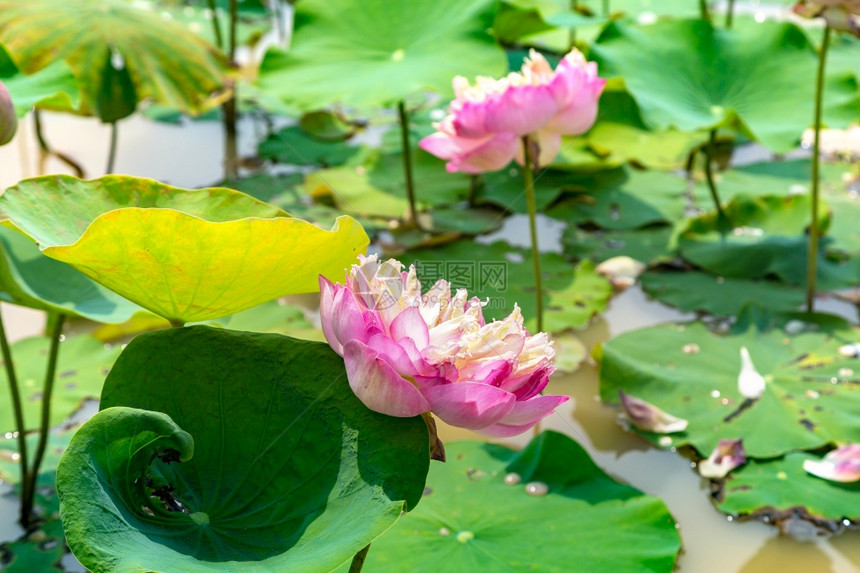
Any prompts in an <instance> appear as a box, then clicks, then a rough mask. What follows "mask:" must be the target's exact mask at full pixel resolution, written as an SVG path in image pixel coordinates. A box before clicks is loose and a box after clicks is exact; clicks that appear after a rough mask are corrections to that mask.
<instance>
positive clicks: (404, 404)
mask: <svg viewBox="0 0 860 573" xmlns="http://www.w3.org/2000/svg"><path fill="white" fill-rule="evenodd" d="M343 359H344V363H345V364H346V374H347V378H348V379H349V386H350V388H352V391H353V392H355V395H356V396H358V399H359V400H361V401H362V403H364V405H365V406H367V407H368V408H370V409H371V410H374V411H376V412H381V413H383V414H386V415H388V416H396V417H398V418H410V417H412V416H417V415H419V414H421V413H423V412H426V411H428V410H430V404H428V403H427V400H425V399H424V397H423V396H422V395H421V392H419V391H418V388H416V387H415V386H413V385H412V384H411V383H410V382H409V381H407V380H405V379H404V378H403V377H401V376H400V375H399V374H398V373H397V372H396V371H395V370H394V368H392V367H391V365H390V364H388V363H387V362H386V361H385V360H383V359H382V358H380V357H379V354H378V353H377V352H375V351H374V350H372V349H371V348H370V347H368V346H367V345H366V344H364V343H362V342H359V341H357V340H352V341H350V342H347V343H346V344H345V345H344V347H343Z"/></svg>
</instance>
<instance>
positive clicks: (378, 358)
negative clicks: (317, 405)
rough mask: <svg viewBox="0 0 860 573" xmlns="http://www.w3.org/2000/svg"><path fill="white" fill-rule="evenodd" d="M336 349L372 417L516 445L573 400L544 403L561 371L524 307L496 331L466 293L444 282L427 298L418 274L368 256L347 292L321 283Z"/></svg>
mask: <svg viewBox="0 0 860 573" xmlns="http://www.w3.org/2000/svg"><path fill="white" fill-rule="evenodd" d="M320 291H321V299H320V317H321V322H322V328H323V333H324V334H325V337H326V340H327V341H328V343H329V344H330V345H331V347H332V348H333V349H334V351H335V352H337V353H338V354H340V355H341V356H343V358H344V362H345V364H346V371H347V377H348V379H349V385H350V387H351V388H352V390H353V392H355V394H356V396H358V398H359V399H360V400H361V401H362V402H363V403H364V404H365V405H366V406H367V407H368V408H370V409H371V410H375V411H377V412H382V413H383V414H387V415H389V416H398V417H409V416H417V415H419V414H424V413H426V412H431V411H432V412H433V413H434V414H436V415H437V416H438V417H439V418H440V419H441V420H443V421H445V422H447V423H448V424H451V425H453V426H459V427H462V428H468V429H470V430H475V431H477V432H480V433H482V434H486V435H489V436H513V435H516V434H519V433H522V432H524V431H526V430H527V429H529V428H531V427H532V426H534V425H535V424H536V423H537V422H538V421H539V420H541V419H542V418H544V417H546V416H548V415H549V414H550V413H551V412H552V411H553V409H555V407H556V406H558V405H559V404H562V403H563V402H566V401H567V399H568V398H567V396H541V395H540V392H541V390H543V389H544V387H545V386H546V384H547V381H548V380H549V376H550V374H552V373H553V371H554V370H555V368H554V366H553V363H552V359H553V357H554V355H555V352H554V350H553V346H552V343H551V342H550V341H549V339H548V338H547V335H546V334H545V333H543V332H541V333H538V334H535V335H534V336H531V335H529V333H528V331H527V330H526V329H525V328H524V327H523V317H522V314H520V310H519V307H516V306H515V307H514V311H513V312H512V313H511V314H510V316H508V317H507V318H505V319H504V320H499V321H493V322H490V323H487V322H485V321H484V317H483V314H482V304H481V302H480V301H479V300H478V299H477V298H469V297H468V294H467V293H466V290H465V289H458V290H457V292H456V293H455V295H454V296H453V297H452V296H451V290H450V285H449V284H448V283H447V282H446V281H444V280H440V281H438V282H436V284H434V285H433V286H432V287H431V288H430V290H429V291H427V293H426V294H423V295H422V293H421V283H420V282H419V280H418V277H417V275H416V272H415V267H414V266H412V267H410V268H409V270H408V271H404V270H403V265H402V264H401V263H400V262H399V261H396V260H394V259H389V260H388V261H384V262H381V261H379V260H378V259H377V257H376V256H375V255H372V256H369V257H363V256H362V257H359V264H357V265H353V267H352V269H351V270H350V271H349V273H348V275H347V277H346V284H345V285H340V284H333V283H332V282H330V281H329V280H328V279H326V278H325V277H322V276H321V277H320Z"/></svg>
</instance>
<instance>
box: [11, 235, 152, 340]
mask: <svg viewBox="0 0 860 573" xmlns="http://www.w3.org/2000/svg"><path fill="white" fill-rule="evenodd" d="M0 245H2V250H0V297H2V298H3V299H4V300H6V301H7V302H12V303H14V304H17V305H21V306H28V307H30V308H37V309H42V310H53V311H56V312H61V313H63V314H69V315H76V316H83V317H84V318H88V319H89V320H94V321H96V322H105V323H119V322H125V321H126V320H128V319H129V318H131V317H132V315H134V314H136V313H138V312H146V311H144V310H143V308H141V307H139V306H138V305H136V304H134V303H133V302H131V301H129V300H127V299H125V298H123V297H121V296H119V295H117V294H116V293H115V292H113V291H111V290H109V289H107V288H105V287H103V286H101V285H100V284H98V283H97V282H95V281H93V280H92V279H90V278H89V277H87V276H86V275H84V274H82V273H81V272H79V271H77V270H75V268H74V267H72V266H70V265H67V264H65V263H61V262H59V261H56V260H54V259H52V258H50V257H46V256H45V255H43V254H42V252H41V251H40V250H39V247H38V246H37V245H36V244H35V243H34V242H33V241H31V240H30V239H28V238H27V237H25V236H24V235H22V234H21V233H19V232H17V231H13V230H12V229H9V228H7V227H2V226H0Z"/></svg>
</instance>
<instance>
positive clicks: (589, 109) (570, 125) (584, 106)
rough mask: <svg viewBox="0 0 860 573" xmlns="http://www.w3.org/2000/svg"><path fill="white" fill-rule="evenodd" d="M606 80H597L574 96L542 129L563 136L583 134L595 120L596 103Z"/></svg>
mask: <svg viewBox="0 0 860 573" xmlns="http://www.w3.org/2000/svg"><path fill="white" fill-rule="evenodd" d="M605 83H606V80H603V79H598V80H596V81H595V83H592V84H589V85H587V86H585V88H584V89H582V90H580V91H579V92H578V93H577V94H575V95H574V96H573V97H572V98H571V100H570V103H568V104H567V106H565V107H564V108H562V109H560V110H559V112H558V113H557V114H556V115H555V117H553V118H552V120H551V121H549V122H547V124H546V125H545V126H544V129H546V130H549V131H555V132H557V133H562V134H564V135H579V134H581V133H585V132H586V131H588V130H589V129H591V126H592V125H594V120H595V119H597V102H598V100H599V99H600V92H602V91H603V86H604V84H605Z"/></svg>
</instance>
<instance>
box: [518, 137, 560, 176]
mask: <svg viewBox="0 0 860 573" xmlns="http://www.w3.org/2000/svg"><path fill="white" fill-rule="evenodd" d="M530 138H531V139H534V141H535V142H536V143H537V144H538V149H539V151H540V153H539V155H538V164H537V166H536V167H546V166H547V165H549V164H550V163H552V162H553V160H554V159H555V156H556V155H558V150H559V149H561V134H560V133H557V132H554V131H548V130H546V129H541V130H540V131H537V132H536V133H534V134H533V135H532V136H530ZM516 160H517V163H519V164H520V165H525V161H524V160H523V147H522V145H521V146H519V147H518V148H517V154H516Z"/></svg>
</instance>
